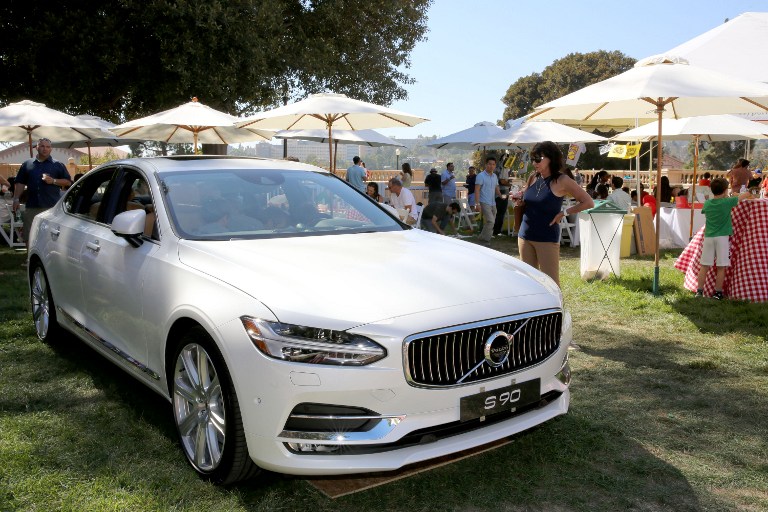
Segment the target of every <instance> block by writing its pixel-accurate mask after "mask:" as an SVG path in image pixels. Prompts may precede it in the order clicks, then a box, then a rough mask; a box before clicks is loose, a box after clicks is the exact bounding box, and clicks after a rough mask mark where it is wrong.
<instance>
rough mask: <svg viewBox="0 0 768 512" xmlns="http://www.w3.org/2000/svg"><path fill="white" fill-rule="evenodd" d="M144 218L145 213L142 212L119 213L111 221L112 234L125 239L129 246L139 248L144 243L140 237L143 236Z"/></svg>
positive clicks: (145, 216)
mask: <svg viewBox="0 0 768 512" xmlns="http://www.w3.org/2000/svg"><path fill="white" fill-rule="evenodd" d="M146 218H147V213H146V212H145V211H144V210H128V211H126V212H123V213H120V214H118V215H116V216H115V218H114V219H113V220H112V232H113V233H114V234H115V235H117V236H119V237H120V238H125V240H126V241H127V242H128V243H129V244H131V246H133V247H139V246H140V245H141V244H143V243H144V241H143V240H142V239H141V236H142V235H143V234H144V223H145V222H146Z"/></svg>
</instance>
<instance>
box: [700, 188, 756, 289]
mask: <svg viewBox="0 0 768 512" xmlns="http://www.w3.org/2000/svg"><path fill="white" fill-rule="evenodd" d="M709 188H710V189H711V190H712V194H713V196H714V197H713V198H712V199H708V200H707V201H705V202H704V207H703V208H702V210H701V213H703V214H704V215H705V216H706V223H705V225H704V245H703V247H702V250H701V260H700V262H701V270H699V283H698V286H697V290H696V296H697V297H703V296H704V281H705V280H706V278H707V272H708V271H709V267H711V266H712V265H713V264H714V262H715V259H717V274H716V276H715V293H714V294H713V295H712V298H713V299H717V300H722V299H723V281H724V280H725V267H728V266H730V264H731V260H730V256H729V254H728V253H729V250H730V240H729V236H730V235H732V234H733V224H732V223H731V210H733V207H734V206H736V204H737V203H738V202H739V201H741V200H742V199H747V198H749V197H750V194H749V193H748V192H746V193H744V194H741V195H740V196H738V197H728V196H727V192H728V182H727V181H726V180H725V179H724V178H715V179H714V180H712V182H711V183H710V185H709Z"/></svg>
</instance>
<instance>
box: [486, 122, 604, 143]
mask: <svg viewBox="0 0 768 512" xmlns="http://www.w3.org/2000/svg"><path fill="white" fill-rule="evenodd" d="M605 140H607V139H606V138H605V137H601V136H600V135H595V134H594V133H590V132H585V131H583V130H577V129H576V128H571V127H570V126H565V125H564V124H560V123H555V122H553V121H527V122H524V123H522V124H515V125H512V127H511V128H510V129H508V130H501V131H500V132H498V133H493V134H491V135H489V136H488V137H486V138H485V139H483V140H480V141H478V142H477V143H475V144H474V145H475V146H491V147H510V146H523V147H524V146H533V145H534V144H538V143H539V142H544V141H552V142H555V143H559V144H565V143H571V142H602V141H605Z"/></svg>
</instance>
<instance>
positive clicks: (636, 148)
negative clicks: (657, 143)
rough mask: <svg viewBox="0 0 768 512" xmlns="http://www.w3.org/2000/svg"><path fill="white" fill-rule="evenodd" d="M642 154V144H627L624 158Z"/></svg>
mask: <svg viewBox="0 0 768 512" xmlns="http://www.w3.org/2000/svg"><path fill="white" fill-rule="evenodd" d="M639 154H640V144H629V145H627V152H626V153H625V154H624V158H635V157H636V156H637V155H639Z"/></svg>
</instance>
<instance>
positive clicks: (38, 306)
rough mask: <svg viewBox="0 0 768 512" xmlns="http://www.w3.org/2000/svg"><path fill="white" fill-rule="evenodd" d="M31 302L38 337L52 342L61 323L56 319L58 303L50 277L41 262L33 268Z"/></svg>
mask: <svg viewBox="0 0 768 512" xmlns="http://www.w3.org/2000/svg"><path fill="white" fill-rule="evenodd" d="M30 302H31V303H32V320H33V321H34V323H35V332H36V333H37V337H38V338H40V339H41V340H42V341H44V342H46V343H51V342H52V341H53V339H54V338H55V337H56V335H57V334H58V332H59V323H58V321H57V320H56V305H55V304H54V303H53V296H52V295H51V288H50V286H49V285H48V277H47V276H46V275H45V270H43V267H42V265H40V264H39V263H38V264H36V265H35V266H34V268H33V269H32V277H31V282H30Z"/></svg>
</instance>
